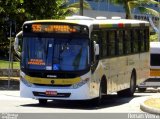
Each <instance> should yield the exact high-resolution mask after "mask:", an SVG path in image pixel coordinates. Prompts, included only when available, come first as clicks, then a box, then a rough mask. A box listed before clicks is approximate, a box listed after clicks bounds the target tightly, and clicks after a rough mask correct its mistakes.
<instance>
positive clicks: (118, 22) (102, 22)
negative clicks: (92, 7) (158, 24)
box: [24, 18, 149, 28]
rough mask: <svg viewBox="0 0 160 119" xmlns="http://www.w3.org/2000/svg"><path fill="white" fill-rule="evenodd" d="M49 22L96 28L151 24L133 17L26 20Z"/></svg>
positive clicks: (27, 22)
mask: <svg viewBox="0 0 160 119" xmlns="http://www.w3.org/2000/svg"><path fill="white" fill-rule="evenodd" d="M47 22H50V23H52V22H61V23H71V24H79V25H85V26H88V27H90V26H95V27H96V28H116V27H136V26H142V27H143V26H149V22H147V21H141V20H133V19H94V18H92V19H65V20H33V21H26V22H25V23H24V24H29V23H31V24H32V23H47Z"/></svg>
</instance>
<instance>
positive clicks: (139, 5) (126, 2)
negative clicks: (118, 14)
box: [111, 0, 160, 19]
mask: <svg viewBox="0 0 160 119" xmlns="http://www.w3.org/2000/svg"><path fill="white" fill-rule="evenodd" d="M111 3H113V4H117V5H120V4H121V5H123V7H124V9H125V12H126V18H127V19H129V18H131V11H132V10H133V9H138V10H139V11H140V12H141V13H148V14H151V15H154V16H159V13H158V12H157V11H156V10H154V9H152V8H149V7H147V6H148V5H150V4H157V5H159V4H160V3H159V2H157V1H155V0H111Z"/></svg>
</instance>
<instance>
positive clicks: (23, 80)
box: [20, 76, 32, 87]
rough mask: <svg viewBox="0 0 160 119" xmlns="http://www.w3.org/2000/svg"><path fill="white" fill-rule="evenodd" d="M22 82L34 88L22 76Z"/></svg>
mask: <svg viewBox="0 0 160 119" xmlns="http://www.w3.org/2000/svg"><path fill="white" fill-rule="evenodd" d="M20 80H21V81H22V82H23V83H24V84H25V85H26V86H28V87H32V84H31V83H30V82H28V81H27V80H26V79H24V78H23V77H22V76H21V78H20Z"/></svg>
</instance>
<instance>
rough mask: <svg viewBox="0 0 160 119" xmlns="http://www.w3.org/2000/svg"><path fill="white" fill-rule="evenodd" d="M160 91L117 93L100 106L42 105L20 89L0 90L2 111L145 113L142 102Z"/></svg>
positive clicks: (62, 103)
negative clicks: (120, 94)
mask: <svg viewBox="0 0 160 119" xmlns="http://www.w3.org/2000/svg"><path fill="white" fill-rule="evenodd" d="M153 95H155V96H157V95H159V93H156V92H155V93H154V92H153V91H152V92H146V93H135V96H134V97H133V98H120V97H118V96H117V95H116V94H113V95H110V96H107V97H105V98H104V99H103V105H102V106H100V107H99V108H97V107H94V106H93V105H90V104H88V102H77V101H76V102H66V101H50V102H48V104H47V105H46V106H40V105H39V104H38V101H37V100H34V99H26V98H21V97H19V91H18V90H17V91H5V90H3V91H2V90H1V91H0V112H1V113H5V112H10V113H143V111H141V110H140V103H142V102H143V101H145V100H146V99H148V98H150V97H151V96H153Z"/></svg>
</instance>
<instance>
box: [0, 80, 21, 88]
mask: <svg viewBox="0 0 160 119" xmlns="http://www.w3.org/2000/svg"><path fill="white" fill-rule="evenodd" d="M9 83H10V84H9V85H8V80H7V79H0V90H19V80H17V79H10V82H9Z"/></svg>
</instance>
